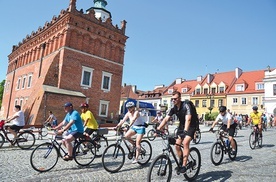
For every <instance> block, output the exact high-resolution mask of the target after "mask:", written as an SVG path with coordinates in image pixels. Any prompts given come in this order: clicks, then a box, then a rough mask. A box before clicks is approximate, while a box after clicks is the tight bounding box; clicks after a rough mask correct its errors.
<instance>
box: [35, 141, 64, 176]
mask: <svg viewBox="0 0 276 182" xmlns="http://www.w3.org/2000/svg"><path fill="white" fill-rule="evenodd" d="M58 156H59V152H58V149H57V148H56V146H54V145H53V144H52V143H49V142H47V143H43V144H40V145H38V146H37V147H36V148H35V149H34V150H33V152H32V153H31V157H30V162H31V166H32V168H33V169H34V170H36V171H38V172H46V171H49V170H51V169H52V168H53V167H55V165H56V164H57V161H58Z"/></svg>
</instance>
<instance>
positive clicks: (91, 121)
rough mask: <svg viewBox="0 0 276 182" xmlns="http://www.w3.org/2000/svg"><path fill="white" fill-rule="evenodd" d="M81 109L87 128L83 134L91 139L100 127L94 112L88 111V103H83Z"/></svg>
mask: <svg viewBox="0 0 276 182" xmlns="http://www.w3.org/2000/svg"><path fill="white" fill-rule="evenodd" d="M80 108H81V119H82V121H83V127H85V131H84V133H83V134H84V135H85V136H88V137H89V136H90V135H91V134H92V133H93V132H94V131H97V130H98V128H99V125H98V123H97V121H96V119H95V117H94V115H93V114H92V112H91V111H90V110H89V109H88V108H89V105H88V104H87V103H82V104H81V105H80Z"/></svg>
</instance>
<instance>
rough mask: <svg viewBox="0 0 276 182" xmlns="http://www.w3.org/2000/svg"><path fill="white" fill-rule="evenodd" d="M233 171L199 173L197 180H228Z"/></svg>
mask: <svg viewBox="0 0 276 182" xmlns="http://www.w3.org/2000/svg"><path fill="white" fill-rule="evenodd" d="M232 173H233V172H232V171H229V170H227V171H212V172H207V173H204V174H199V175H198V177H197V179H196V181H227V180H228V179H229V178H230V177H231V176H232Z"/></svg>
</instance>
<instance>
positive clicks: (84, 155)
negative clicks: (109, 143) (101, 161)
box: [73, 140, 96, 166]
mask: <svg viewBox="0 0 276 182" xmlns="http://www.w3.org/2000/svg"><path fill="white" fill-rule="evenodd" d="M85 147H86V148H85ZM73 156H74V160H75V162H76V163H77V164H78V165H80V166H88V165H89V164H91V163H92V162H93V160H94V159H95V156H96V147H95V145H94V144H93V143H92V141H91V140H82V141H80V142H78V143H77V145H76V146H75V147H74V149H73Z"/></svg>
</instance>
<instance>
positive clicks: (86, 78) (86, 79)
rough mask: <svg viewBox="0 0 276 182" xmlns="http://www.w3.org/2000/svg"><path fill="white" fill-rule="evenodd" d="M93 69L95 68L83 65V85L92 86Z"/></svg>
mask: <svg viewBox="0 0 276 182" xmlns="http://www.w3.org/2000/svg"><path fill="white" fill-rule="evenodd" d="M93 70H94V69H92V68H88V67H85V66H83V67H82V75H81V86H84V87H91V85H92V83H91V82H92V74H93Z"/></svg>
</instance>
